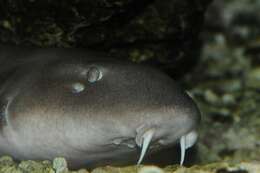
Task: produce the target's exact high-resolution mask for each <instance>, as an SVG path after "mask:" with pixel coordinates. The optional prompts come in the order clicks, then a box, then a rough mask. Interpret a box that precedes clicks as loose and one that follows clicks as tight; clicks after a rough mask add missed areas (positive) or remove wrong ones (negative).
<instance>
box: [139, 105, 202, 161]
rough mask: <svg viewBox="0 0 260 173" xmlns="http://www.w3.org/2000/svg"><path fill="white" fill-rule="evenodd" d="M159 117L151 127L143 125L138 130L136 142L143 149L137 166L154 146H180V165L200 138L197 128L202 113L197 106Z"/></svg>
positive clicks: (172, 111)
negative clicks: (186, 153)
mask: <svg viewBox="0 0 260 173" xmlns="http://www.w3.org/2000/svg"><path fill="white" fill-rule="evenodd" d="M162 112H163V113H164V114H163V115H162V114H161V115H160V116H158V117H159V118H158V119H156V121H153V122H152V123H150V124H149V125H147V124H146V125H142V126H140V127H139V128H137V129H136V138H135V142H136V145H137V146H138V147H140V148H141V152H140V156H139V159H138V162H137V164H140V163H141V162H142V160H143V158H144V157H145V155H146V153H147V152H148V151H149V149H150V148H153V146H157V147H158V146H159V147H158V148H159V149H160V148H166V147H169V146H173V145H174V144H179V145H180V149H181V152H180V153H181V157H180V158H181V159H180V165H182V164H183V162H184V159H185V151H186V149H188V148H190V147H192V146H193V145H194V144H195V143H196V141H197V138H198V133H197V126H198V124H199V121H200V112H199V111H198V109H197V107H196V105H195V104H193V103H192V104H191V105H190V107H188V108H185V109H184V108H181V109H178V110H177V109H174V110H173V109H172V108H171V109H167V111H162Z"/></svg>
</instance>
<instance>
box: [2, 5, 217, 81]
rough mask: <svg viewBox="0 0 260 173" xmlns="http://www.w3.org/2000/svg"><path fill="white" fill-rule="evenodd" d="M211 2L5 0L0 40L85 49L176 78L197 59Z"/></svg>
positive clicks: (189, 68)
mask: <svg viewBox="0 0 260 173" xmlns="http://www.w3.org/2000/svg"><path fill="white" fill-rule="evenodd" d="M211 1H212V0H196V1H190V0H164V1H160V0H152V1H149V0H127V1H126V0H111V1H105V0H85V1H83V0H72V1H62V2H60V1H55V0H49V1H35V0H25V1H23V3H19V1H14V0H10V1H5V2H4V3H1V8H3V10H0V40H1V41H2V42H9V43H15V44H22V45H36V46H40V47H49V46H52V47H53V46H55V47H85V48H88V49H92V50H96V51H102V52H107V53H110V54H111V55H113V56H115V57H118V58H128V59H132V60H133V61H137V62H144V61H145V62H147V63H151V64H156V65H158V66H159V67H160V68H162V69H164V70H166V71H168V72H169V73H171V74H174V75H175V76H176V75H177V74H182V73H184V72H187V71H189V70H191V67H194V65H195V62H197V60H198V58H199V53H200V47H201V44H200V43H201V41H200V39H199V34H200V32H201V30H202V28H203V18H204V13H205V11H206V8H207V6H208V5H209V4H210V2H211ZM1 8H0V9H1ZM180 65H181V66H180Z"/></svg>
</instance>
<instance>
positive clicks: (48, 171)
mask: <svg viewBox="0 0 260 173" xmlns="http://www.w3.org/2000/svg"><path fill="white" fill-rule="evenodd" d="M4 160H5V161H4ZM6 161H7V162H9V161H11V160H10V158H7V157H2V158H0V173H2V172H3V173H55V172H54V170H53V168H54V165H53V166H52V165H51V164H50V162H49V161H42V162H34V161H22V162H21V163H14V165H13V164H11V165H6V164H4V163H3V162H6ZM64 161H65V160H64V159H62V158H57V159H55V161H53V162H56V163H57V165H59V164H60V163H63V164H61V165H62V166H61V167H62V168H65V165H64ZM58 163H59V164H58ZM57 165H55V167H56V166H57ZM58 167H59V166H58ZM59 168H60V167H59ZM56 169H57V167H56ZM60 171H61V172H66V173H88V171H87V170H85V169H80V170H73V171H71V170H68V169H67V168H65V169H63V170H60ZM259 171H260V163H259V162H256V161H255V162H234V161H233V162H232V161H231V162H215V163H211V164H204V165H194V166H192V167H189V168H188V167H182V166H177V165H169V166H167V167H164V168H159V167H157V166H154V165H147V166H144V165H140V166H135V165H133V166H127V167H111V166H106V167H100V168H95V169H94V170H92V171H91V173H199V172H201V173H233V172H239V173H240V172H241V173H244V172H246V173H258V172H259ZM56 172H57V170H56Z"/></svg>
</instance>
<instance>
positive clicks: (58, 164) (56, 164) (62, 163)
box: [52, 157, 68, 173]
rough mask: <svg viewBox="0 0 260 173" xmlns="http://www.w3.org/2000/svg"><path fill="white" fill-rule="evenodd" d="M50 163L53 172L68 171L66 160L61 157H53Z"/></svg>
mask: <svg viewBox="0 0 260 173" xmlns="http://www.w3.org/2000/svg"><path fill="white" fill-rule="evenodd" d="M52 165H53V168H54V169H55V173H66V172H67V171H68V164H67V161H66V160H65V159H64V158H62V157H58V158H55V159H54V160H53V163H52Z"/></svg>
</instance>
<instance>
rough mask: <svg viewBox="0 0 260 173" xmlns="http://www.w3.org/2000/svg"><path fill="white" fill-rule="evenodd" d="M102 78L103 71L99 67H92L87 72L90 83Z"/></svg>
mask: <svg viewBox="0 0 260 173" xmlns="http://www.w3.org/2000/svg"><path fill="white" fill-rule="evenodd" d="M101 78H102V73H101V71H100V70H99V69H98V68H97V67H90V69H89V71H88V73H87V79H88V81H89V82H90V83H93V82H96V81H98V80H100V79H101Z"/></svg>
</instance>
